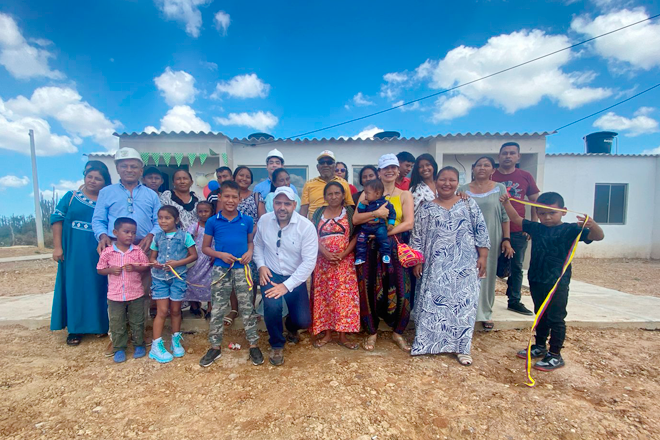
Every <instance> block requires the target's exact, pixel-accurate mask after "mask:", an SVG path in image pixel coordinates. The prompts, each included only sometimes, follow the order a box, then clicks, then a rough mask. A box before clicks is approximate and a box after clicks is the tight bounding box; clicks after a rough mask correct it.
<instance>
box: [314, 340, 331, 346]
mask: <svg viewBox="0 0 660 440" xmlns="http://www.w3.org/2000/svg"><path fill="white" fill-rule="evenodd" d="M328 342H330V341H326V340H324V339H321V338H319V339H317V340H315V341H314V342H313V343H312V345H313V346H314V347H316V348H321V347H323V346H324V345H326V344H327V343H328Z"/></svg>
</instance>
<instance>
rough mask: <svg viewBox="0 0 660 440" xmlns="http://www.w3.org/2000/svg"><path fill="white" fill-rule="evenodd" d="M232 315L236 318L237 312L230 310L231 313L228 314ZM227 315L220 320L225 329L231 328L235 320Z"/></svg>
mask: <svg viewBox="0 0 660 440" xmlns="http://www.w3.org/2000/svg"><path fill="white" fill-rule="evenodd" d="M232 313H236V317H238V310H232V311H231V312H229V315H231V314H232ZM229 315H227V316H225V317H224V318H222V321H223V322H224V323H225V327H231V325H232V324H233V323H234V319H235V318H230V317H229Z"/></svg>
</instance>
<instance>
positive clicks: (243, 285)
mask: <svg viewBox="0 0 660 440" xmlns="http://www.w3.org/2000/svg"><path fill="white" fill-rule="evenodd" d="M239 194H240V189H239V187H238V184H237V183H236V182H234V181H232V180H226V181H224V182H222V185H221V186H220V199H219V202H221V203H218V205H219V206H222V211H220V212H218V214H216V215H215V216H214V217H211V218H209V219H208V220H207V221H206V227H205V229H204V241H203V243H202V252H204V254H206V255H208V256H209V257H213V258H214V259H215V260H214V263H213V264H214V267H213V283H212V284H211V321H210V323H209V342H210V343H211V348H210V349H209V350H208V351H207V352H206V354H205V355H204V357H202V359H201V360H200V361H199V365H201V366H202V367H208V366H210V365H211V364H212V363H213V362H214V361H215V360H217V359H219V358H220V356H221V355H222V352H221V345H222V337H223V334H224V324H223V318H224V316H225V313H226V309H227V308H228V307H229V298H230V296H231V292H232V290H234V291H235V292H236V299H237V300H238V310H239V312H240V314H241V319H242V320H243V327H244V328H245V336H246V337H247V340H248V342H249V343H250V360H251V361H252V363H253V364H254V365H261V364H263V363H264V357H263V355H262V353H261V350H259V347H257V341H258V340H259V335H258V334H257V319H256V317H253V316H252V310H253V305H252V290H251V289H250V287H249V285H248V281H247V278H246V277H247V274H248V273H249V271H250V268H249V266H248V264H249V263H250V261H251V260H252V252H253V249H254V244H253V243H252V236H253V228H254V220H252V217H250V216H249V215H244V214H242V213H240V212H239V211H238V210H237V209H236V208H237V207H238V204H239V202H240V196H239ZM214 238H215V247H211V244H212V243H213V239H214Z"/></svg>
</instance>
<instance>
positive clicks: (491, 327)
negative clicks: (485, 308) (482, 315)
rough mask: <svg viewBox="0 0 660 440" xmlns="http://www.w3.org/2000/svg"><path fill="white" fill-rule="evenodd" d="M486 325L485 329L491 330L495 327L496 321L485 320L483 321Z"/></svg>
mask: <svg viewBox="0 0 660 440" xmlns="http://www.w3.org/2000/svg"><path fill="white" fill-rule="evenodd" d="M481 324H482V325H483V326H484V330H485V331H487V332H489V331H491V330H492V329H493V327H495V323H494V322H493V321H484V322H482V323H481Z"/></svg>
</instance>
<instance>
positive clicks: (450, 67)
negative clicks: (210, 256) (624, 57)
mask: <svg viewBox="0 0 660 440" xmlns="http://www.w3.org/2000/svg"><path fill="white" fill-rule="evenodd" d="M569 45H570V41H569V39H568V37H567V36H565V35H546V34H545V33H544V32H543V31H540V30H532V31H520V32H513V33H511V34H503V35H499V36H496V37H492V38H490V39H489V40H488V42H487V43H486V44H485V45H483V46H481V47H468V46H459V47H457V48H455V49H453V50H451V51H449V52H448V53H447V55H446V56H445V57H444V58H443V59H441V60H438V61H434V60H427V61H425V62H424V63H423V64H421V65H420V66H419V67H418V68H417V69H416V70H415V77H414V79H415V80H416V81H420V80H426V81H429V86H430V87H431V88H434V89H448V88H451V87H453V86H456V85H458V84H462V83H465V82H469V81H472V80H475V79H477V78H481V77H483V76H486V75H489V74H491V73H494V72H497V71H499V70H503V69H506V68H507V67H510V66H512V65H516V64H520V63H522V62H525V61H527V60H530V59H532V58H536V57H539V56H541V55H544V54H546V53H549V52H552V51H555V50H558V49H561V48H564V47H566V46H569ZM572 56H573V54H572V53H571V52H569V51H565V52H561V53H558V54H556V55H553V56H552V57H548V58H544V59H541V60H539V61H536V62H534V63H532V64H529V65H526V66H523V67H520V68H517V69H515V70H512V71H510V72H506V73H503V74H501V75H498V76H495V77H492V78H489V79H487V80H484V81H480V82H477V83H474V84H471V85H469V86H466V87H464V88H461V89H460V90H459V91H456V92H455V93H454V94H453V95H451V96H450V97H447V98H444V99H440V100H438V101H437V102H436V113H435V114H434V116H433V119H434V120H435V121H441V120H449V119H452V118H454V117H459V116H463V115H465V114H467V113H468V112H469V110H470V108H473V107H475V106H477V105H492V106H496V107H501V108H503V109H504V110H505V111H506V112H508V113H514V112H515V111H517V110H519V109H522V108H527V107H531V106H533V105H536V104H538V103H539V102H540V101H541V99H543V98H544V97H547V98H550V99H552V100H554V101H556V102H557V103H558V104H559V105H560V106H561V107H565V108H568V109H573V108H576V107H579V106H581V105H584V104H586V103H589V102H592V101H596V100H599V99H603V98H605V97H607V96H610V95H611V94H612V91H611V90H609V89H605V88H591V87H586V86H584V84H586V83H588V82H590V81H592V80H593V79H594V78H595V74H593V73H592V72H573V73H566V72H564V71H563V70H562V67H563V66H564V65H566V64H568V63H569V62H570V61H571V58H572ZM406 76H407V77H408V78H409V76H408V75H406ZM388 85H391V83H388V84H385V85H383V87H385V88H386V89H387V87H386V86H388ZM389 88H391V87H389Z"/></svg>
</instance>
